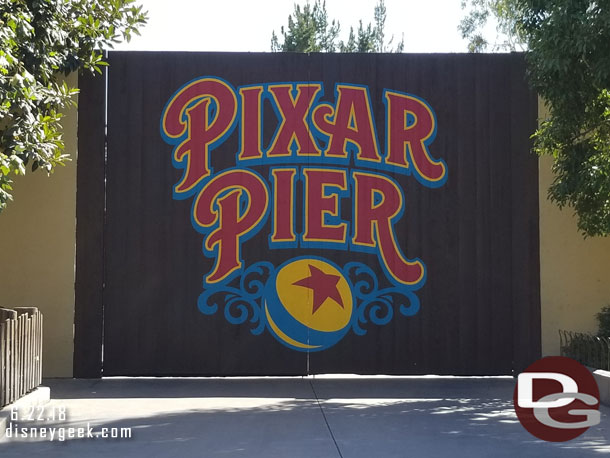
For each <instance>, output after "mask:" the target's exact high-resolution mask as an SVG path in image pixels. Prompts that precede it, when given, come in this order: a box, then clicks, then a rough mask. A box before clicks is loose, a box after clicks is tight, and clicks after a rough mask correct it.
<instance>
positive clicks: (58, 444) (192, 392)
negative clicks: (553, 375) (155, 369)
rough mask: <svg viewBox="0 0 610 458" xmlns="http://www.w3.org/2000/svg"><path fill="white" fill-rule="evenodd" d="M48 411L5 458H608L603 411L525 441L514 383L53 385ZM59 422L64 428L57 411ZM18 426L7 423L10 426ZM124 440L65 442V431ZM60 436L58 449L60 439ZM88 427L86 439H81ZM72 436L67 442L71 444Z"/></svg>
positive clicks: (607, 420)
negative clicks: (591, 423)
mask: <svg viewBox="0 0 610 458" xmlns="http://www.w3.org/2000/svg"><path fill="white" fill-rule="evenodd" d="M45 385H47V386H49V387H50V388H51V398H52V399H51V401H50V402H49V403H48V404H47V405H46V406H45V409H44V413H43V414H40V412H35V415H36V416H37V417H38V420H37V421H34V420H30V419H29V418H28V416H27V414H28V412H25V413H20V417H19V418H18V421H17V423H18V426H17V427H18V428H23V427H27V428H32V427H37V428H39V430H40V429H41V428H47V429H48V430H47V433H48V434H49V433H50V430H51V428H56V429H55V433H54V434H55V436H54V440H53V441H51V440H50V438H49V437H46V438H44V439H43V438H40V437H38V438H31V437H30V438H23V437H18V438H5V439H3V440H2V441H0V456H2V457H24V456H28V457H30V456H31V457H35V456H47V457H79V458H81V457H96V456H112V457H116V458H122V457H248V458H250V457H252V458H258V457H260V458H262V457H265V458H273V457H278V458H280V457H281V458H292V457H294V458H300V457H308V458H309V457H315V458H327V457H328V458H335V457H342V458H364V457H375V458H377V457H379V458H385V457H401V458H402V457H469V458H470V457H492V456H493V457H515V456H519V458H524V457H545V456H548V457H553V458H555V457H556V458H562V457H587V456H599V455H600V454H602V453H610V428H609V426H610V417H609V414H610V409H609V408H607V407H604V406H602V407H601V409H600V410H601V413H602V421H601V423H600V424H599V425H597V426H595V427H592V428H590V429H589V430H588V431H587V432H586V433H585V434H584V435H582V436H581V437H579V438H577V439H575V440H573V441H570V442H565V443H549V442H543V441H540V440H538V439H536V438H534V437H533V436H531V435H530V434H529V433H528V432H527V431H525V429H523V427H522V426H521V424H520V423H519V422H518V420H517V418H516V415H515V413H514V409H513V405H512V393H513V389H514V385H515V381H514V380H513V379H512V378H507V377H499V378H458V377H367V378H365V377H332V376H324V377H316V378H300V377H299V378H255V379H211V378H208V379H165V378H163V379H146V378H138V379H122V378H109V379H102V380H71V379H51V380H46V381H45ZM64 411H65V414H66V418H65V419H64V418H63V415H62V414H61V412H64ZM14 426H15V425H14ZM71 427H72V428H82V431H83V434H85V430H87V432H88V433H90V434H97V433H101V428H108V430H107V431H106V433H107V434H108V435H112V432H113V430H112V428H116V430H114V432H116V433H117V434H119V433H120V429H121V428H130V430H131V436H132V437H131V438H103V437H97V438H87V437H83V438H77V437H75V438H70V439H68V438H67V435H68V428H71ZM61 428H64V439H65V440H63V441H61V440H60V438H61V436H60V433H59V431H60V430H61ZM88 428H91V429H88ZM76 431H77V430H76V429H75V430H74V433H75V434H76Z"/></svg>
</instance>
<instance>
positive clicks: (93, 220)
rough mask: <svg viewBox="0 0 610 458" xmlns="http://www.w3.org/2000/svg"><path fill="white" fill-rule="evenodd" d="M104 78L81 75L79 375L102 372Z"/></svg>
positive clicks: (75, 369) (76, 329)
mask: <svg viewBox="0 0 610 458" xmlns="http://www.w3.org/2000/svg"><path fill="white" fill-rule="evenodd" d="M104 54H106V53H104ZM105 57H106V56H105ZM106 78H107V71H106V68H104V69H103V70H102V75H95V76H94V75H91V74H81V75H79V79H78V85H79V89H80V93H79V101H78V158H77V179H76V183H77V185H76V278H75V304H74V359H73V376H74V377H75V378H101V377H102V345H103V319H104V318H103V291H104V217H105V192H106V190H105V168H106V164H105V162H106V161H105V149H106V138H105V137H106V135H105V128H106V125H105V124H106Z"/></svg>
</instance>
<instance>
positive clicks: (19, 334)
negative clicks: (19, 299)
mask: <svg viewBox="0 0 610 458" xmlns="http://www.w3.org/2000/svg"><path fill="white" fill-rule="evenodd" d="M41 382H42V314H41V313H40V312H39V311H38V309H37V308H36V307H15V308H13V309H5V308H0V408H1V407H4V406H5V405H7V404H10V403H12V402H14V401H16V400H17V399H19V398H20V397H22V396H23V395H25V394H27V393H29V392H30V391H32V390H33V389H34V388H36V387H37V386H39V385H40V384H41Z"/></svg>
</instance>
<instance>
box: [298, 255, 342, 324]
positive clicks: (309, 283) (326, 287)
mask: <svg viewBox="0 0 610 458" xmlns="http://www.w3.org/2000/svg"><path fill="white" fill-rule="evenodd" d="M340 279H341V277H340V276H339V275H331V274H327V273H325V272H323V271H322V270H320V269H318V268H317V267H315V266H312V265H311V264H309V277H305V278H303V279H301V280H299V281H296V282H294V283H293V285H297V286H303V287H305V288H309V289H311V290H312V291H313V310H312V311H311V314H312V315H313V314H314V313H316V312H317V311H318V309H319V308H320V307H321V306H322V304H323V303H324V301H325V300H326V299H328V298H331V299H332V300H334V301H335V302H336V303H337V304H339V305H340V306H341V308H345V307H344V306H343V300H342V299H341V294H340V293H339V290H338V289H337V283H339V280H340Z"/></svg>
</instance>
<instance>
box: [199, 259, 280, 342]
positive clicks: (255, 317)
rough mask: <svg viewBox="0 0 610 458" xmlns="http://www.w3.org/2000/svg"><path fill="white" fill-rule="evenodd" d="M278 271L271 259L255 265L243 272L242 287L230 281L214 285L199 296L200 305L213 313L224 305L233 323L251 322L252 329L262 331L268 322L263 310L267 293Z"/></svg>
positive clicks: (258, 332) (204, 310)
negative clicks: (264, 294) (271, 278)
mask: <svg viewBox="0 0 610 458" xmlns="http://www.w3.org/2000/svg"><path fill="white" fill-rule="evenodd" d="M274 271H275V267H274V266H273V264H271V263H270V262H265V261H263V262H258V263H256V264H252V265H251V266H250V267H248V268H247V269H246V270H245V271H244V272H243V274H242V275H241V277H240V279H239V288H236V287H235V286H230V284H229V285H225V284H219V285H211V286H209V287H208V288H207V289H206V290H205V291H204V292H203V293H201V295H200V296H199V299H198V300H197V307H198V308H199V311H200V312H201V313H203V314H205V315H213V314H215V313H216V312H217V311H218V307H219V306H221V307H224V316H225V318H226V320H227V321H228V322H229V323H231V324H243V323H245V322H246V321H249V322H250V323H252V324H253V325H254V327H253V328H252V329H251V330H250V332H252V334H255V335H258V334H261V333H262V332H263V331H264V329H265V321H266V320H265V314H264V313H263V310H262V297H263V292H264V290H265V283H266V282H267V280H268V279H269V278H270V277H271V276H272V274H273V272H274Z"/></svg>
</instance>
